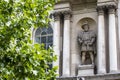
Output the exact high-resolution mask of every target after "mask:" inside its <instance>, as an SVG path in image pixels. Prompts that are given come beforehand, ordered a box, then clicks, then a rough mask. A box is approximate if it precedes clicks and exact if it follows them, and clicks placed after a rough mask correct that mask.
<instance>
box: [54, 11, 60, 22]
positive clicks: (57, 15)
mask: <svg viewBox="0 0 120 80" xmlns="http://www.w3.org/2000/svg"><path fill="white" fill-rule="evenodd" d="M52 15H53V17H54V20H55V21H60V15H61V13H60V12H54V13H53V14H52Z"/></svg>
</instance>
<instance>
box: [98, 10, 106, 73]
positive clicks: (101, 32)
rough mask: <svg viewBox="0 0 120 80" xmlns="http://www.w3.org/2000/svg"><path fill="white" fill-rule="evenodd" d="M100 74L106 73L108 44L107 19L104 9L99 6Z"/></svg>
mask: <svg viewBox="0 0 120 80" xmlns="http://www.w3.org/2000/svg"><path fill="white" fill-rule="evenodd" d="M97 45H98V46H97V48H98V49H97V53H98V54H97V55H98V57H97V59H98V74H104V73H106V45H105V20H104V11H103V9H99V8H98V39H97Z"/></svg>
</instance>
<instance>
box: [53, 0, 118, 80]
mask: <svg viewBox="0 0 120 80" xmlns="http://www.w3.org/2000/svg"><path fill="white" fill-rule="evenodd" d="M52 15H53V17H54V22H53V25H52V28H53V46H54V52H55V54H56V55H57V57H58V59H57V61H56V62H54V63H53V66H58V70H57V72H56V73H58V74H59V76H58V78H57V79H58V80H120V51H119V50H120V0H61V1H59V2H58V3H56V4H55V6H54V10H53V11H52ZM86 21H87V23H88V24H89V25H90V30H92V31H94V33H96V36H97V38H96V55H95V56H94V57H95V62H94V67H93V68H92V67H89V70H87V69H88V68H87V67H86V66H85V67H83V70H80V71H79V65H80V64H81V57H80V45H79V44H78V41H77V37H78V34H79V32H81V31H83V30H82V28H81V26H82V24H83V23H84V22H86ZM88 60H89V59H88ZM91 72H92V73H91ZM83 74H85V75H83Z"/></svg>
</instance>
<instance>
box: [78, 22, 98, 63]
mask: <svg viewBox="0 0 120 80" xmlns="http://www.w3.org/2000/svg"><path fill="white" fill-rule="evenodd" d="M81 27H82V29H83V30H84V31H82V32H80V34H79V35H78V41H79V44H80V50H81V51H80V54H81V59H82V60H81V61H82V64H85V61H86V56H87V55H89V56H90V60H91V63H92V64H94V55H95V54H96V49H95V48H96V47H95V41H96V35H95V33H94V32H93V31H90V30H89V24H87V23H85V24H83V25H82V26H81Z"/></svg>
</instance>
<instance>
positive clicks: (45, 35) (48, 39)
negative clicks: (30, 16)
mask: <svg viewBox="0 0 120 80" xmlns="http://www.w3.org/2000/svg"><path fill="white" fill-rule="evenodd" d="M35 42H37V43H44V45H45V49H48V48H49V47H50V46H52V45H53V30H52V28H51V27H48V28H38V29H37V30H36V32H35Z"/></svg>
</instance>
